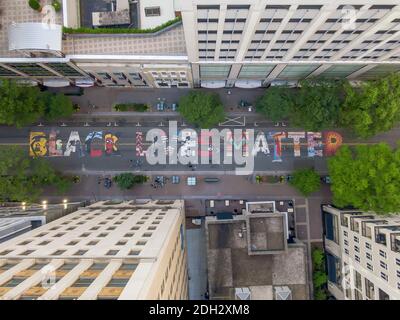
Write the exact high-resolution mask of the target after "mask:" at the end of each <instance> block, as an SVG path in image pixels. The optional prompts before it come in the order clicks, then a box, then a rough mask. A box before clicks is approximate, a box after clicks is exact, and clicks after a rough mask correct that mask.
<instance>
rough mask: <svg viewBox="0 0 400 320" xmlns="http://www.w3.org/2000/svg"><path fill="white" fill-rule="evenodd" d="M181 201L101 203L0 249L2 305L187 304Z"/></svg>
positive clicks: (182, 208) (81, 209) (36, 230)
mask: <svg viewBox="0 0 400 320" xmlns="http://www.w3.org/2000/svg"><path fill="white" fill-rule="evenodd" d="M184 219H185V213H184V206H183V202H182V201H140V202H139V201H136V202H134V201H132V202H115V201H105V202H97V203H95V204H93V205H91V206H88V207H84V208H80V209H79V210H78V211H76V212H74V213H71V214H69V215H67V216H64V217H62V218H60V219H57V220H55V221H53V222H50V223H48V224H46V225H44V226H41V227H39V228H37V229H34V230H32V231H30V232H27V233H24V234H23V235H20V236H18V237H16V238H13V239H11V240H9V241H6V242H4V243H1V244H0V299H3V300H4V299H5V300H9V299H43V300H54V299H81V300H94V299H120V300H137V299H187V298H188V279H187V263H186V245H185V237H184V235H185V226H184V222H185V220H184Z"/></svg>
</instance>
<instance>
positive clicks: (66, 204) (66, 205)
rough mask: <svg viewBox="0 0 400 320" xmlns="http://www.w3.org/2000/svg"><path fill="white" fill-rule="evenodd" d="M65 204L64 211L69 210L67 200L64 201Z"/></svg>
mask: <svg viewBox="0 0 400 320" xmlns="http://www.w3.org/2000/svg"><path fill="white" fill-rule="evenodd" d="M63 203H64V209H67V207H68V200H67V199H64V200H63Z"/></svg>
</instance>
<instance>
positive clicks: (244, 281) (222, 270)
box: [206, 201, 309, 300]
mask: <svg viewBox="0 0 400 320" xmlns="http://www.w3.org/2000/svg"><path fill="white" fill-rule="evenodd" d="M290 233H291V231H290V228H289V219H288V213H287V212H284V211H279V210H278V209H277V208H276V205H275V202H274V201H267V202H247V203H246V209H245V210H244V212H243V214H235V215H233V214H229V213H226V212H222V213H220V214H217V215H216V216H207V217H206V241H207V260H208V286H209V295H210V299H212V300H220V299H223V300H225V299H236V300H292V299H293V300H308V299H309V281H308V275H307V258H306V257H307V253H306V246H305V245H304V243H302V242H300V241H298V240H296V239H295V238H294V237H292V236H291V235H290Z"/></svg>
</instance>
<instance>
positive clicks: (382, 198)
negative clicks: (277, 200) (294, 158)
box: [290, 143, 400, 215]
mask: <svg viewBox="0 0 400 320" xmlns="http://www.w3.org/2000/svg"><path fill="white" fill-rule="evenodd" d="M328 169H329V175H330V178H331V183H332V184H331V191H332V194H333V204H334V205H336V206H338V207H340V208H345V207H353V208H357V209H360V210H363V211H366V212H368V211H373V212H376V213H377V214H383V215H385V214H390V213H397V212H398V211H399V208H400V147H398V148H395V149H392V148H391V147H390V146H389V145H388V144H386V143H380V144H375V145H358V146H355V147H349V146H347V145H345V146H342V147H341V148H340V149H339V150H338V152H337V153H336V155H335V156H333V157H332V158H330V159H328ZM290 183H291V185H292V186H293V187H295V188H296V189H297V190H298V191H299V192H300V193H302V194H303V195H304V196H309V195H310V194H311V193H313V192H315V191H318V190H319V188H320V181H319V176H318V174H317V173H316V172H315V171H314V170H312V169H302V170H297V171H295V172H294V174H293V180H292V181H291V182H290Z"/></svg>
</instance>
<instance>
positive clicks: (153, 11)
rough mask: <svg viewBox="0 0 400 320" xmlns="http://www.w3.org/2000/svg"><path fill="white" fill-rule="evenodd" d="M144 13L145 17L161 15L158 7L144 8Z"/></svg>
mask: <svg viewBox="0 0 400 320" xmlns="http://www.w3.org/2000/svg"><path fill="white" fill-rule="evenodd" d="M144 13H145V15H146V17H158V16H160V15H161V10H160V7H149V8H144Z"/></svg>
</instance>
